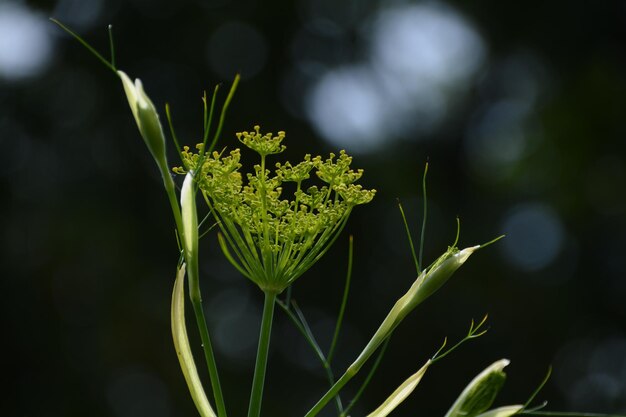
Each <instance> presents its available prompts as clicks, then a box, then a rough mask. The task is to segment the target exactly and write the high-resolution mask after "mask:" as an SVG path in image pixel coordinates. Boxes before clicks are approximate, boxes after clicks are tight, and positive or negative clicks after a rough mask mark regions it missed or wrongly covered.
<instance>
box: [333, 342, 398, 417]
mask: <svg viewBox="0 0 626 417" xmlns="http://www.w3.org/2000/svg"><path fill="white" fill-rule="evenodd" d="M390 340H391V338H388V339H387V340H385V343H384V344H383V346H382V347H381V349H380V352H378V357H376V361H375V362H374V365H372V369H370V371H369V373H368V374H367V377H366V378H365V381H363V384H362V385H361V387H360V388H359V390H358V391H357V393H356V395H355V396H354V398H353V399H352V400H351V401H350V404H348V406H347V407H346V409H345V410H344V411H343V413H341V414H340V415H339V417H346V416H347V415H348V413H349V412H350V410H352V407H354V406H355V404H356V403H357V401H359V399H360V398H361V396H362V395H363V392H365V388H367V386H368V385H369V383H370V381H371V380H372V378H373V377H374V374H375V373H376V370H377V369H378V366H379V365H380V362H381V361H382V359H383V356H385V351H386V350H387V346H388V345H389V341H390Z"/></svg>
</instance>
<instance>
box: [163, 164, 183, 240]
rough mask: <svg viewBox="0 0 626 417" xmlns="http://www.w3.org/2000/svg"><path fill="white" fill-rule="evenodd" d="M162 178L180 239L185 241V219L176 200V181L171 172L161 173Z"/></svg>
mask: <svg viewBox="0 0 626 417" xmlns="http://www.w3.org/2000/svg"><path fill="white" fill-rule="evenodd" d="M161 176H162V177H163V185H164V186H165V191H166V192H167V198H168V200H169V202H170V206H172V213H173V214H174V222H175V223H176V229H177V230H178V234H179V235H180V236H179V238H180V240H181V241H183V236H182V234H183V218H182V215H181V213H180V206H179V205H178V199H177V198H176V186H175V185H174V180H173V179H172V176H171V175H170V174H169V172H161Z"/></svg>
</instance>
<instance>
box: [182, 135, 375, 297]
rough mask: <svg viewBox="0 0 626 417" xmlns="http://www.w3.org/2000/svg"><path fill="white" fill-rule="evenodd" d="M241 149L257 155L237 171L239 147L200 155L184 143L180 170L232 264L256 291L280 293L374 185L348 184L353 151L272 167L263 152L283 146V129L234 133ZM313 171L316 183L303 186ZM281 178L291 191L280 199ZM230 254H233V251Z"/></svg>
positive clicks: (352, 178) (353, 176) (353, 177)
mask: <svg viewBox="0 0 626 417" xmlns="http://www.w3.org/2000/svg"><path fill="white" fill-rule="evenodd" d="M237 138H238V139H239V141H240V142H241V143H242V144H243V145H245V146H246V147H248V148H250V149H252V150H254V151H255V152H257V153H258V154H259V155H260V159H261V160H260V163H259V164H257V165H254V167H253V172H252V173H248V174H247V175H246V181H244V179H243V175H242V173H241V172H240V169H241V166H242V165H241V163H240V159H241V153H240V150H239V149H235V150H233V151H230V152H229V153H228V154H225V152H222V153H219V152H213V153H211V154H210V155H205V154H204V153H203V148H202V145H198V146H197V152H195V153H194V152H191V151H190V149H189V148H188V147H185V148H184V150H183V152H182V157H183V167H178V168H175V169H174V171H175V172H176V173H179V174H183V173H185V172H193V173H194V175H195V179H196V182H197V183H198V187H199V189H200V190H201V191H202V193H203V194H204V196H205V198H206V200H207V203H208V204H209V206H210V208H211V209H212V210H213V213H214V215H215V216H216V218H217V220H218V222H219V225H220V227H221V229H222V232H223V233H224V238H225V240H223V241H222V244H223V245H222V249H223V250H224V252H225V253H226V255H227V257H229V259H230V260H231V262H232V263H233V264H234V265H235V266H236V267H237V268H238V269H239V270H240V271H241V272H242V273H243V274H244V275H246V276H247V277H248V278H250V279H251V280H253V281H254V282H256V283H257V284H258V285H259V286H260V287H261V288H262V289H263V290H268V291H275V292H280V291H282V290H283V289H285V288H286V287H287V286H288V285H289V284H291V283H292V282H293V281H294V280H295V279H297V278H298V277H299V276H301V275H302V273H304V271H306V270H307V269H308V268H310V267H311V265H313V264H314V263H315V262H316V261H317V260H318V259H319V258H321V256H322V255H323V254H324V253H325V252H326V250H327V249H328V247H329V246H330V244H332V242H333V241H334V240H335V239H336V237H337V235H338V234H339V233H340V232H341V230H342V229H343V227H344V226H345V223H346V221H347V219H348V216H349V214H350V212H351V210H352V209H353V208H354V206H356V205H359V204H365V203H369V202H370V201H371V200H372V198H374V194H375V193H376V191H375V190H366V189H363V188H362V187H361V186H360V185H357V184H355V182H356V181H357V180H358V179H359V178H360V177H361V176H362V175H363V170H352V169H350V164H351V163H352V157H350V156H348V155H347V154H346V153H345V152H344V151H341V152H340V153H339V155H335V154H332V153H331V154H330V156H329V157H328V158H326V159H323V158H322V157H321V156H315V157H312V156H311V155H305V157H304V160H303V161H302V162H300V163H298V164H295V165H292V164H291V163H289V162H285V163H277V164H276V165H275V169H274V170H273V172H272V171H271V170H270V169H268V168H267V160H266V157H267V156H268V155H273V154H278V153H281V152H283V151H284V150H285V146H284V145H282V141H283V139H284V138H285V133H284V132H278V134H277V135H275V136H274V135H272V134H271V133H268V134H261V133H260V128H259V126H255V127H254V130H253V131H251V132H241V133H237ZM312 172H314V173H315V175H316V176H317V178H318V179H319V184H318V185H311V186H308V187H305V185H304V183H305V181H307V180H310V177H311V173H312ZM285 183H293V184H292V185H293V188H294V189H295V191H294V192H293V195H291V196H289V197H288V198H285V196H284V195H283V194H286V193H285V192H284V189H283V185H285ZM233 254H234V256H233Z"/></svg>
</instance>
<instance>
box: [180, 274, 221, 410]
mask: <svg viewBox="0 0 626 417" xmlns="http://www.w3.org/2000/svg"><path fill="white" fill-rule="evenodd" d="M190 266H191V265H190ZM191 269H192V268H190V269H189V271H188V274H189V272H190V271H191ZM195 278H196V279H192V274H189V298H191V304H192V306H193V312H194V314H195V316H196V323H197V325H198V332H199V333H200V340H201V341H202V350H203V351H204V358H205V360H206V363H207V367H208V369H209V377H210V379H211V388H212V389H213V396H214V397H215V406H216V408H217V415H218V416H219V417H226V405H225V404H224V395H223V394H222V386H221V384H220V377H219V375H218V372H217V363H216V362H215V356H214V355H213V346H212V345H211V338H210V337H209V331H208V328H207V325H206V320H205V318H204V310H203V309H202V295H201V293H200V282H199V280H198V279H197V275H196V277H195Z"/></svg>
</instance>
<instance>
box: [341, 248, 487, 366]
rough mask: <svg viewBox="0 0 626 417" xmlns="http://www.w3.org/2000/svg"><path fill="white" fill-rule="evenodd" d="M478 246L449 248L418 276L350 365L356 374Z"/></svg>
mask: <svg viewBox="0 0 626 417" xmlns="http://www.w3.org/2000/svg"><path fill="white" fill-rule="evenodd" d="M478 248H480V246H472V247H470V248H465V249H463V250H461V251H458V249H449V250H448V251H447V252H446V253H445V254H443V255H441V256H440V257H439V259H437V261H435V263H434V264H433V265H432V266H431V267H429V268H428V269H426V270H424V271H423V272H422V273H421V274H420V275H419V276H418V277H417V279H416V280H415V282H414V283H413V285H411V288H409V290H408V291H407V292H406V294H404V295H403V296H402V297H401V298H400V299H399V300H398V301H396V303H395V304H394V306H393V307H392V308H391V310H390V311H389V313H388V314H387V317H385V320H383V322H382V323H381V325H380V327H379V328H378V330H376V333H374V336H372V338H371V339H370V341H369V343H368V344H367V346H365V349H363V351H362V352H361V354H360V355H359V357H358V358H357V359H356V361H354V363H353V364H352V365H351V366H350V368H351V372H355V373H356V372H357V371H358V370H359V369H360V368H361V366H362V365H363V364H364V363H365V361H367V359H368V358H369V357H370V356H371V355H372V354H373V353H374V352H375V351H376V349H377V348H378V346H380V344H381V343H382V342H383V341H384V340H385V339H386V338H387V337H388V336H389V335H390V334H391V332H392V331H393V330H394V329H395V328H396V327H397V326H398V325H399V324H400V322H401V321H402V320H403V319H404V318H405V317H406V315H407V314H409V313H410V312H411V311H412V310H413V309H415V307H417V305H418V304H420V303H421V302H422V301H424V300H425V299H426V298H428V297H430V296H431V295H432V294H433V293H434V292H435V291H437V290H438V289H439V288H441V286H442V285H443V284H445V283H446V282H447V281H448V279H450V277H451V276H452V274H454V272H455V271H456V270H457V269H459V268H460V267H461V265H463V264H464V263H465V261H467V259H468V258H469V257H470V255H471V254H472V253H474V252H475V251H476V250H477V249H478Z"/></svg>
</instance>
